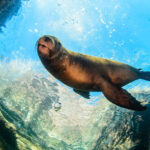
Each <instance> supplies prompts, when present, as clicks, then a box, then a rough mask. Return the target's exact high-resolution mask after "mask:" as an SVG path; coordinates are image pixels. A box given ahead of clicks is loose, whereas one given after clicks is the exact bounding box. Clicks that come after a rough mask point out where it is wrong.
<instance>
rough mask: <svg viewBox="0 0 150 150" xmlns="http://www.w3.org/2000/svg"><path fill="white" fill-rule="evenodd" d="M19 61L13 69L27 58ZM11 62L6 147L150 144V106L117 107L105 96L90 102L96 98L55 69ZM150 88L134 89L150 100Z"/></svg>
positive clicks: (3, 96) (74, 149)
mask: <svg viewBox="0 0 150 150" xmlns="http://www.w3.org/2000/svg"><path fill="white" fill-rule="evenodd" d="M18 63H19V65H17V66H16V67H13V69H16V70H18V69H19V68H18V67H20V69H21V68H22V67H21V66H22V64H21V63H22V62H18ZM11 65H14V64H13V63H12V62H10V63H6V64H4V65H1V69H0V70H1V71H0V83H1V86H0V122H1V128H3V131H5V133H7V135H8V137H10V138H9V139H7V138H6V136H5V134H3V132H0V138H1V143H0V146H1V147H0V148H1V149H2V148H3V149H5V147H7V148H10V147H11V148H14V149H19V150H23V149H24V150H26V149H31V150H32V149H35V150H40V149H41V150H44V149H45V150H59V149H61V150H100V149H102V150H105V149H107V150H108V149H119V150H124V149H148V148H149V147H150V142H149V141H150V136H149V135H150V119H149V115H150V110H149V108H148V109H147V111H144V112H134V111H130V110H127V109H123V108H120V107H117V106H116V105H114V104H112V103H110V102H109V101H107V100H106V99H104V98H101V99H100V100H99V101H98V103H97V104H96V105H89V102H90V101H91V100H86V99H84V98H81V97H80V96H78V95H77V94H76V93H74V92H73V91H72V90H71V89H70V88H68V87H66V86H64V85H62V84H60V83H59V82H58V81H57V80H56V79H54V78H53V77H52V76H51V75H50V74H48V75H47V74H39V73H36V70H35V71H34V68H32V67H29V68H32V69H31V70H28V65H27V63H26V66H27V69H26V70H25V69H24V70H23V71H20V72H21V73H20V74H16V72H15V70H12V69H11V68H12V67H11ZM6 68H7V69H6ZM35 68H37V67H35ZM4 81H5V82H4ZM6 81H7V82H6ZM140 92H141V93H140ZM149 93H150V91H147V93H146V92H145V91H144V90H143V91H132V94H134V95H135V96H136V97H137V98H138V99H139V100H141V99H142V101H143V100H144V101H145V103H148V102H149V98H150V97H149ZM59 102H60V103H61V104H62V105H61V109H60V110H59V111H55V108H54V107H53V106H54V104H55V103H59ZM147 105H148V104H147ZM12 139H13V140H12Z"/></svg>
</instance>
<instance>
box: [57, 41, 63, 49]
mask: <svg viewBox="0 0 150 150" xmlns="http://www.w3.org/2000/svg"><path fill="white" fill-rule="evenodd" d="M61 47H62V44H61V43H60V42H59V41H58V42H57V43H56V49H57V50H59V49H60V48H61Z"/></svg>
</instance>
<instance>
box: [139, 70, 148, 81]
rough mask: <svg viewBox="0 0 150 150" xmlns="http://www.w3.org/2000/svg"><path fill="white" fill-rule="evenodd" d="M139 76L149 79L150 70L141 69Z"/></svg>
mask: <svg viewBox="0 0 150 150" xmlns="http://www.w3.org/2000/svg"><path fill="white" fill-rule="evenodd" d="M140 78H141V79H144V80H148V81H150V72H149V71H141V72H140Z"/></svg>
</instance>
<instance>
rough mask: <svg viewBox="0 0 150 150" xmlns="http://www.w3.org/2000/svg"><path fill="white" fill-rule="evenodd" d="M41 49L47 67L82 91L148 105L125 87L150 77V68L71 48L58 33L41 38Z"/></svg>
mask: <svg viewBox="0 0 150 150" xmlns="http://www.w3.org/2000/svg"><path fill="white" fill-rule="evenodd" d="M37 52H38V55H39V58H40V60H41V62H42V64H43V65H44V66H45V68H46V69H47V70H48V71H49V72H50V73H51V74H52V75H53V76H54V77H55V78H57V79H58V80H60V81H61V82H63V83H64V84H66V85H68V86H70V87H72V88H73V89H74V91H75V92H76V93H78V94H79V95H81V96H83V97H85V98H90V92H92V91H97V92H99V91H101V92H103V94H104V96H105V97H106V98H107V99H108V100H109V101H111V102H112V103H114V104H116V105H118V106H120V107H124V108H127V109H131V110H136V111H143V110H145V109H146V106H143V105H141V103H140V102H139V101H137V100H136V99H135V98H134V97H133V96H132V95H131V94H130V93H128V92H127V91H126V90H125V89H123V88H122V87H123V86H124V85H126V84H128V83H130V82H132V81H134V80H137V79H144V80H148V81H150V72H144V71H142V70H141V69H136V68H134V67H132V66H130V65H127V64H124V63H120V62H117V61H114V60H109V59H105V58H99V57H94V56H89V55H84V54H80V53H76V52H72V51H69V50H67V49H66V48H64V47H63V45H62V43H61V42H60V41H59V40H58V39H57V38H56V37H54V36H49V35H44V36H42V37H41V38H39V40H38V41H37Z"/></svg>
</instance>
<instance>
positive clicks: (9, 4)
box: [0, 0, 22, 30]
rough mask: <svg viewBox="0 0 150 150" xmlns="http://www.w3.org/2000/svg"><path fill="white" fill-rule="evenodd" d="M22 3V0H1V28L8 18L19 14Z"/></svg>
mask: <svg viewBox="0 0 150 150" xmlns="http://www.w3.org/2000/svg"><path fill="white" fill-rule="evenodd" d="M21 3H22V1H21V0H9V1H8V0H0V30H1V27H2V26H4V25H5V22H6V21H7V20H8V19H10V18H11V17H12V16H14V15H16V14H17V12H18V10H19V8H20V7H21Z"/></svg>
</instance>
